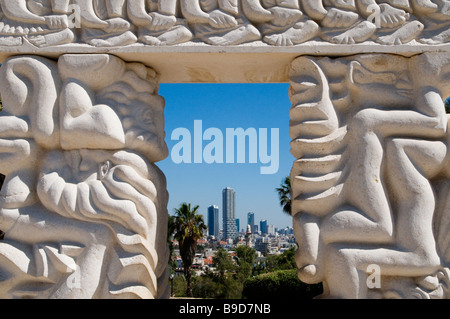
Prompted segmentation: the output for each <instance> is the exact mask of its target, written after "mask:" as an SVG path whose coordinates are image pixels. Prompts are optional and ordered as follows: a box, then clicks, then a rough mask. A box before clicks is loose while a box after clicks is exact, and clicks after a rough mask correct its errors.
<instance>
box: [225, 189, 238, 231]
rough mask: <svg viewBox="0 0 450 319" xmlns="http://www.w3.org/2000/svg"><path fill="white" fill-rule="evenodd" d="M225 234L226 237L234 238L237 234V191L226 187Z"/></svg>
mask: <svg viewBox="0 0 450 319" xmlns="http://www.w3.org/2000/svg"><path fill="white" fill-rule="evenodd" d="M222 206H223V207H222V213H223V236H224V239H227V238H229V239H234V238H236V236H237V231H236V217H235V212H234V210H235V192H234V189H232V188H230V187H226V188H224V189H223V191H222Z"/></svg>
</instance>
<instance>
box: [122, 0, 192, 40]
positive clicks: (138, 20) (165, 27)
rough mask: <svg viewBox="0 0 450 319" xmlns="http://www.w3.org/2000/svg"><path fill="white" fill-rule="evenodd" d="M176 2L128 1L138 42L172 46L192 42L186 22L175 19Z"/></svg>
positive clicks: (175, 0)
mask: <svg viewBox="0 0 450 319" xmlns="http://www.w3.org/2000/svg"><path fill="white" fill-rule="evenodd" d="M177 7H178V0H169V1H167V0H164V1H163V0H158V2H157V3H155V2H153V1H146V0H138V1H128V15H129V17H130V20H131V21H132V22H133V23H134V24H135V25H136V26H137V27H139V31H138V33H139V41H141V42H143V43H145V44H149V45H174V44H179V43H183V42H188V41H190V40H192V38H193V34H192V32H191V31H190V30H189V28H188V27H187V24H186V21H185V20H184V19H180V18H178V17H177V13H178V12H177V11H178V10H177Z"/></svg>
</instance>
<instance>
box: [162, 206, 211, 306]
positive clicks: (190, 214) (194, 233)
mask: <svg viewBox="0 0 450 319" xmlns="http://www.w3.org/2000/svg"><path fill="white" fill-rule="evenodd" d="M198 208H199V206H195V207H193V208H192V207H191V204H188V203H183V204H181V205H180V208H178V209H176V210H175V216H174V217H173V218H171V219H170V220H169V223H171V224H169V232H172V234H174V235H173V238H174V239H175V240H177V241H178V244H179V247H180V255H181V259H182V261H183V268H184V275H185V277H186V281H187V290H186V294H187V296H188V297H192V286H191V270H192V264H193V262H194V257H195V253H196V251H197V241H198V240H199V239H201V238H203V231H204V230H206V229H207V227H206V225H205V222H204V220H203V216H202V215H200V214H198Z"/></svg>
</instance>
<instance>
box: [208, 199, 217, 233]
mask: <svg viewBox="0 0 450 319" xmlns="http://www.w3.org/2000/svg"><path fill="white" fill-rule="evenodd" d="M208 235H210V236H215V237H218V236H219V207H217V206H216V205H211V206H209V207H208Z"/></svg>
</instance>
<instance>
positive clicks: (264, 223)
mask: <svg viewBox="0 0 450 319" xmlns="http://www.w3.org/2000/svg"><path fill="white" fill-rule="evenodd" d="M259 226H260V230H261V234H267V220H266V219H264V220H261V221H260V222H259Z"/></svg>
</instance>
